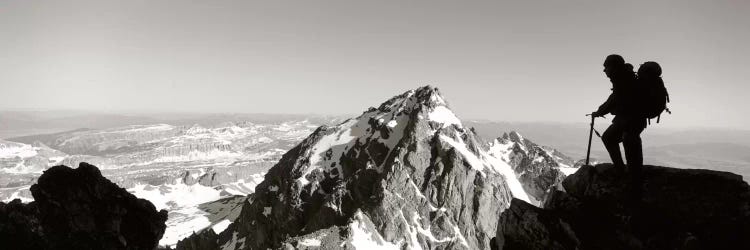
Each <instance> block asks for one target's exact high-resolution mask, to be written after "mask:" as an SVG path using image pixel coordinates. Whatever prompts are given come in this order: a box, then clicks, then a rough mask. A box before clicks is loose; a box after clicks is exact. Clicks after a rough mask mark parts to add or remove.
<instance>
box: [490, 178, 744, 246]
mask: <svg viewBox="0 0 750 250" xmlns="http://www.w3.org/2000/svg"><path fill="white" fill-rule="evenodd" d="M643 173H644V181H643V185H642V192H639V189H638V188H635V187H634V185H632V184H630V181H628V176H627V174H626V173H623V172H621V171H618V170H617V169H615V168H614V167H613V166H612V165H609V164H600V165H597V166H596V167H592V166H583V167H582V168H581V169H580V170H578V172H577V173H575V174H573V175H571V176H569V177H567V178H566V179H565V181H564V182H563V187H564V188H565V190H566V192H563V191H555V192H554V193H553V194H552V195H551V197H550V198H549V200H547V202H546V203H545V208H544V209H539V208H534V207H530V206H528V205H527V204H524V202H523V201H513V202H512V204H511V208H510V209H508V210H506V212H504V213H503V214H502V216H501V217H500V223H501V224H502V226H501V227H498V232H497V238H496V242H497V245H498V247H499V249H750V237H748V235H750V186H748V184H747V183H746V182H744V181H742V178H741V177H740V176H739V175H735V174H731V173H727V172H718V171H711V170H701V169H674V168H666V167H657V166H645V167H644V172H643ZM639 193H640V194H641V195H639ZM529 218H532V219H531V220H530V219H529ZM566 228H570V229H571V230H567V229H566ZM530 239H533V241H529V240H530Z"/></svg>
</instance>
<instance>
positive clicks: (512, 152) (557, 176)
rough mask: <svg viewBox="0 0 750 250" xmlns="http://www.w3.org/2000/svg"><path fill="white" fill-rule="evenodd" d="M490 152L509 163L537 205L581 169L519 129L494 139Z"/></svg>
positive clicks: (566, 157)
mask: <svg viewBox="0 0 750 250" xmlns="http://www.w3.org/2000/svg"><path fill="white" fill-rule="evenodd" d="M489 147H490V154H492V155H494V156H496V157H498V158H501V159H503V160H505V161H506V162H508V163H509V164H510V166H511V167H513V171H515V173H516V175H517V176H518V179H519V181H520V182H521V184H523V189H524V190H525V191H526V193H528V194H529V198H530V200H531V202H532V203H533V204H534V205H537V206H540V205H541V204H542V203H544V200H545V199H546V198H547V196H548V195H549V192H550V191H551V189H553V188H554V187H555V186H557V185H559V184H560V183H561V182H562V180H563V179H564V178H565V176H566V175H568V174H570V173H573V172H575V171H576V169H577V168H575V167H572V165H573V164H574V161H573V159H571V158H570V157H568V156H566V155H564V154H562V153H561V152H559V151H557V150H555V149H553V148H550V147H545V146H541V145H538V144H536V143H534V142H532V141H531V140H529V139H527V138H524V137H523V136H521V134H519V133H518V132H515V131H512V132H510V133H504V134H503V135H502V136H501V137H499V138H497V139H495V140H493V141H492V142H490V145H489Z"/></svg>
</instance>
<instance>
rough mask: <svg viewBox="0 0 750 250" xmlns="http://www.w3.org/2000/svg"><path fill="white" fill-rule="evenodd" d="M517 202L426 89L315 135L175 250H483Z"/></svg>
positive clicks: (492, 163) (495, 166)
mask: <svg viewBox="0 0 750 250" xmlns="http://www.w3.org/2000/svg"><path fill="white" fill-rule="evenodd" d="M513 197H518V198H520V199H523V200H528V197H527V195H526V192H524V190H523V187H522V185H521V184H520V183H519V182H518V180H517V178H516V177H515V174H514V172H513V169H512V167H511V166H510V165H508V164H507V163H505V162H504V161H503V160H501V159H499V158H497V157H495V156H493V155H491V154H489V148H488V147H487V144H484V143H481V142H480V141H479V139H478V138H477V136H476V134H475V133H474V132H473V131H472V130H471V129H468V128H465V127H463V126H462V124H461V121H460V120H459V119H458V118H457V117H456V116H455V114H453V112H452V111H451V110H450V109H449V108H448V105H447V103H446V102H445V100H444V99H443V97H442V96H441V95H440V93H439V92H438V90H437V89H436V88H433V87H429V86H427V87H422V88H419V89H416V90H412V91H408V92H406V93H404V94H401V95H399V96H396V97H394V98H392V99H390V100H388V101H387V102H385V103H383V104H382V105H380V107H378V108H370V109H368V110H367V111H365V112H364V113H363V114H362V115H360V116H358V117H356V118H353V119H349V120H346V121H345V122H343V123H341V124H339V125H337V126H331V127H328V126H322V127H320V128H318V129H317V130H316V131H315V132H313V133H312V134H311V135H310V136H309V137H308V138H306V139H304V140H303V141H302V142H301V143H300V144H299V145H297V146H296V147H294V148H293V149H291V150H290V151H289V152H287V153H286V154H284V156H283V157H282V159H281V160H280V161H279V163H278V164H276V165H275V166H274V167H272V168H271V169H270V170H269V171H268V173H267V174H266V177H265V180H264V181H263V182H262V183H261V184H259V185H258V186H257V187H256V190H255V194H254V199H253V201H252V203H250V204H246V205H245V206H244V207H243V209H242V212H241V214H240V216H239V218H238V219H237V220H236V221H235V222H234V223H233V224H231V225H230V226H229V228H227V229H226V230H224V231H223V232H222V233H221V234H219V235H215V236H214V235H212V233H209V232H206V233H204V234H202V235H196V236H193V237H191V238H188V239H186V240H184V241H181V242H180V243H178V245H177V247H178V249H199V248H203V247H199V246H215V247H216V248H221V249H266V248H281V247H292V248H303V249H304V248H315V249H317V248H322V249H338V248H349V249H353V248H361V247H368V246H376V247H382V248H392V249H402V248H407V249H424V248H427V249H487V248H489V247H490V243H491V242H490V239H491V238H492V236H493V235H494V234H495V230H496V228H497V218H498V217H499V215H500V213H501V212H502V211H503V210H504V209H505V208H507V207H508V206H509V205H510V200H511V199H512V198H513Z"/></svg>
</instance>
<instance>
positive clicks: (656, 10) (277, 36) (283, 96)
mask: <svg viewBox="0 0 750 250" xmlns="http://www.w3.org/2000/svg"><path fill="white" fill-rule="evenodd" d="M469 2H470V1H165V0H160V1H132V0H129V1H99V0H97V1H29V0H19V1H11V0H4V1H2V2H0V110H3V109H35V110H50V109H83V110H94V111H108V112H124V111H128V112H131V111H139V112H140V111H146V112H155V111H167V112H171V111H179V112H185V111H188V112H191V111H194V112H243V113H255V112H264V113H319V114H341V113H353V114H358V113H360V112H361V111H363V110H364V109H366V108H367V107H370V106H376V105H378V104H380V103H381V102H383V101H385V100H386V99H388V98H390V97H391V96H393V95H396V94H399V93H402V92H404V91H406V90H408V89H412V88H416V87H418V86H421V85H425V84H432V85H434V86H437V87H439V88H440V89H441V91H442V93H443V94H444V96H445V97H446V99H447V100H448V102H449V103H450V105H451V107H452V108H453V110H454V111H455V112H456V113H457V114H458V116H459V117H461V118H464V119H472V118H484V119H491V120H501V121H561V122H578V121H580V122H585V121H586V118H585V117H584V116H583V114H585V113H587V112H590V111H592V110H593V109H595V108H596V106H598V105H599V104H600V103H601V102H602V101H603V100H604V99H606V96H607V95H608V94H609V87H610V86H609V85H610V84H609V82H608V80H607V79H606V78H605V76H604V74H603V73H602V71H601V70H602V66H601V64H602V60H603V59H604V57H605V56H606V55H607V54H610V53H613V52H615V53H619V54H622V55H623V56H624V57H625V59H626V60H627V61H629V62H632V63H633V64H634V65H636V66H637V65H638V64H640V63H641V62H643V61H647V60H655V61H657V62H659V63H661V64H662V67H663V69H664V79H665V81H666V83H667V87H668V89H669V91H670V94H671V97H672V101H673V104H671V107H672V109H673V110H674V114H673V115H671V116H667V117H666V121H665V122H666V123H665V125H671V126H684V127H691V126H711V127H713V126H720V127H735V128H745V127H748V126H750V116H748V115H749V114H750V112H748V110H747V108H748V107H750V105H749V104H750V102H749V101H748V100H747V96H748V93H749V92H750V86H749V84H748V80H747V79H748V76H747V73H746V72H748V68H750V63H749V62H748V60H750V49H748V46H750V41H748V40H749V38H750V28H749V27H750V14H749V13H750V4H749V3H750V2H749V1H742V0H738V1H684V0H683V1H623V0H617V1H517V2H512V3H511V2H503V1H486V2H485V1H482V2H473V1H472V2H471V3H469Z"/></svg>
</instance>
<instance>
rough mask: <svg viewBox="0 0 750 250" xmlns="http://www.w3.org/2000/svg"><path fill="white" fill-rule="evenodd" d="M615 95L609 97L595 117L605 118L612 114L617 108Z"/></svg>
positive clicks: (595, 113)
mask: <svg viewBox="0 0 750 250" xmlns="http://www.w3.org/2000/svg"><path fill="white" fill-rule="evenodd" d="M614 103H615V94H614V93H612V94H610V95H609V97H608V98H607V100H606V101H604V103H602V105H599V109H597V110H596V111H595V112H594V113H593V114H592V115H594V116H604V115H606V114H609V113H610V112H612V108H613V107H614V106H615V104H614Z"/></svg>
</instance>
